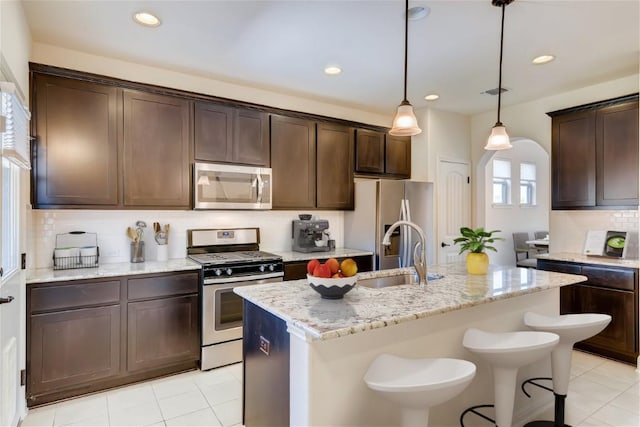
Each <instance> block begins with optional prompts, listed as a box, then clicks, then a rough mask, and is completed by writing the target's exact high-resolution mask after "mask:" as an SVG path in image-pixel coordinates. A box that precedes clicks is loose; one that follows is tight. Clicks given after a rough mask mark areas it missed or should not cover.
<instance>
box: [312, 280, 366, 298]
mask: <svg viewBox="0 0 640 427" xmlns="http://www.w3.org/2000/svg"><path fill="white" fill-rule="evenodd" d="M307 282H309V286H311V288H312V289H313V290H314V291H316V292H317V293H319V294H320V295H321V296H322V298H325V299H340V298H342V297H343V296H344V295H345V294H346V293H347V292H349V291H350V290H351V289H353V288H354V287H355V286H356V284H357V283H358V279H357V277H356V276H352V277H340V278H335V279H334V278H324V277H314V276H311V275H309V274H307Z"/></svg>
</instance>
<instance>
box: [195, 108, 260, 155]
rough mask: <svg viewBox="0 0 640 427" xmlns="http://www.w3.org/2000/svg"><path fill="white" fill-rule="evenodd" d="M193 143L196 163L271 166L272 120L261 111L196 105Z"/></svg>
mask: <svg viewBox="0 0 640 427" xmlns="http://www.w3.org/2000/svg"><path fill="white" fill-rule="evenodd" d="M194 140H195V158H196V160H203V161H210V162H224V163H236V164H245V165H255V166H267V167H268V166H269V165H270V150H269V117H268V115H267V114H266V113H264V112H262V111H257V110H249V109H240V108H234V107H229V106H226V105H222V104H216V103H212V102H197V103H196V104H195V110H194Z"/></svg>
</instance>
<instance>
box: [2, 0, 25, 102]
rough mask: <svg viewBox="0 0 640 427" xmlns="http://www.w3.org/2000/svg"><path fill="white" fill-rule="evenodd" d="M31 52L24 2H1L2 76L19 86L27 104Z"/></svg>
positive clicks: (9, 0) (5, 0) (11, 0)
mask: <svg viewBox="0 0 640 427" xmlns="http://www.w3.org/2000/svg"><path fill="white" fill-rule="evenodd" d="M30 52H31V36H30V34H29V26H28V24H27V19H26V16H25V14H24V10H23V8H22V2H20V1H16V0H2V1H0V74H1V75H2V79H3V80H6V81H12V82H14V83H15V84H16V85H17V87H18V88H19V92H20V96H21V97H22V98H23V101H25V103H28V99H29V64H28V62H29V55H30Z"/></svg>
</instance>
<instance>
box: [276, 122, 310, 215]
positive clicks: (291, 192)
mask: <svg viewBox="0 0 640 427" xmlns="http://www.w3.org/2000/svg"><path fill="white" fill-rule="evenodd" d="M315 127H316V125H315V122H313V121H311V120H306V119H300V118H296V117H287V116H279V115H272V116H271V168H272V174H273V175H272V187H273V188H272V194H273V201H272V206H273V208H276V209H278V208H280V209H299V208H302V209H304V208H314V207H315V206H316V131H315Z"/></svg>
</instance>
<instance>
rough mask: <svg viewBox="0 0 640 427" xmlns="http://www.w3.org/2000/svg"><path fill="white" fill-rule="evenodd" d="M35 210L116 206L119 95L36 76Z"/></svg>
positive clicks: (95, 86) (101, 88) (88, 85)
mask: <svg viewBox="0 0 640 427" xmlns="http://www.w3.org/2000/svg"><path fill="white" fill-rule="evenodd" d="M33 79H34V80H33V81H34V85H33V88H34V93H33V95H34V97H33V99H34V104H35V105H34V108H33V110H34V116H33V122H34V129H35V133H36V140H35V143H34V144H35V150H34V153H35V158H34V159H33V170H32V174H33V185H34V192H33V196H34V204H35V205H36V206H46V205H72V206H75V205H95V206H115V205H117V204H118V202H119V195H118V188H119V185H118V176H119V174H118V125H117V109H118V99H119V94H120V91H119V89H117V88H115V87H111V86H104V85H99V84H95V83H88V82H82V81H78V80H72V79H65V78H61V77H52V76H45V75H40V74H34V77H33Z"/></svg>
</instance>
